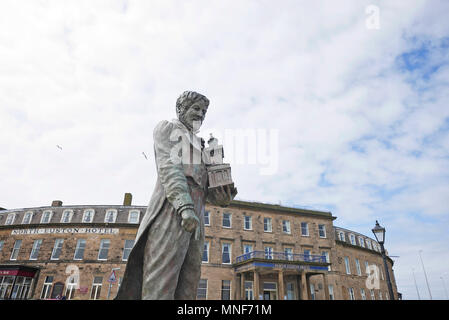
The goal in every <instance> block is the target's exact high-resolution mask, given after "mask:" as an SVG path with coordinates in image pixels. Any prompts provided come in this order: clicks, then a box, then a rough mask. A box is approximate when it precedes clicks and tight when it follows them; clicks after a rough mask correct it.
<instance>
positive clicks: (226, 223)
mask: <svg viewBox="0 0 449 320" xmlns="http://www.w3.org/2000/svg"><path fill="white" fill-rule="evenodd" d="M230 227H231V214H230V213H227V212H223V228H230Z"/></svg>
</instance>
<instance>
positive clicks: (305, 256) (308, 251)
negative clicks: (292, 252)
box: [304, 249, 310, 261]
mask: <svg viewBox="0 0 449 320" xmlns="http://www.w3.org/2000/svg"><path fill="white" fill-rule="evenodd" d="M304 261H310V250H309V249H305V250H304Z"/></svg>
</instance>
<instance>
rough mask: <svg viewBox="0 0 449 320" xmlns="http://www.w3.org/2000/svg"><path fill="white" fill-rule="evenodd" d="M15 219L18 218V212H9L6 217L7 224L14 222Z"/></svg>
mask: <svg viewBox="0 0 449 320" xmlns="http://www.w3.org/2000/svg"><path fill="white" fill-rule="evenodd" d="M14 220H16V214H15V213H9V214H8V216H7V217H6V221H5V225H11V224H13V223H14Z"/></svg>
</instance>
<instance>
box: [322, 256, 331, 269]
mask: <svg viewBox="0 0 449 320" xmlns="http://www.w3.org/2000/svg"><path fill="white" fill-rule="evenodd" d="M321 255H322V256H324V257H325V258H326V262H327V263H330V262H331V260H330V258H329V252H327V251H323V252H321ZM327 270H328V271H331V266H330V265H329V266H328V267H327Z"/></svg>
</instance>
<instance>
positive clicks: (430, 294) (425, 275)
mask: <svg viewBox="0 0 449 320" xmlns="http://www.w3.org/2000/svg"><path fill="white" fill-rule="evenodd" d="M421 251H422V250H419V252H418V253H419V258H420V259H421V265H422V268H423V270H424V277H425V278H426V284H427V290H429V296H430V300H432V293H431V292H430V287H429V281H428V280H427V274H426V269H425V268H424V263H423V261H422V257H421Z"/></svg>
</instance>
